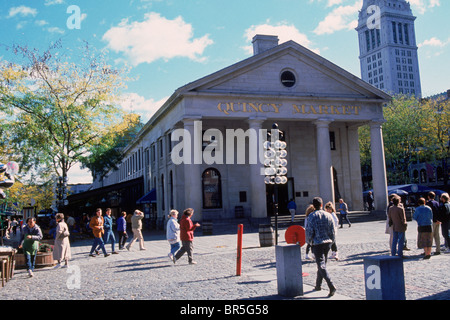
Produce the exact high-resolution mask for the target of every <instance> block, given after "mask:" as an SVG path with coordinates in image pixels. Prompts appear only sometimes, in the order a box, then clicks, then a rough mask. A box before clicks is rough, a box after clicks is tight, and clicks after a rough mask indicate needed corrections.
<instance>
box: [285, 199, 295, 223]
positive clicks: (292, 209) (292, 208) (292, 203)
mask: <svg viewBox="0 0 450 320" xmlns="http://www.w3.org/2000/svg"><path fill="white" fill-rule="evenodd" d="M287 208H288V210H289V213H290V214H291V222H294V219H295V211H296V210H297V205H296V204H295V201H294V199H291V201H289V203H288V205H287Z"/></svg>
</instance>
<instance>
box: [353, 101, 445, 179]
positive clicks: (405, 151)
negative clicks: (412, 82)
mask: <svg viewBox="0 0 450 320" xmlns="http://www.w3.org/2000/svg"><path fill="white" fill-rule="evenodd" d="M383 113H384V118H385V119H386V123H385V124H384V126H383V140H384V148H385V157H386V167H387V176H388V184H391V185H393V184H403V183H409V182H410V180H409V172H408V167H409V165H410V164H412V163H415V162H430V161H435V160H438V161H446V159H448V157H449V156H450V153H449V141H450V103H449V101H448V100H447V101H438V100H436V99H433V100H431V99H430V100H417V99H415V98H414V97H410V96H403V95H398V96H395V97H394V98H393V100H392V102H390V103H389V104H387V105H386V106H385V107H384V110H383ZM359 142H360V151H361V166H362V168H363V171H364V168H367V167H370V165H371V158H370V128H369V127H368V126H364V127H361V128H360V129H359ZM447 170H448V169H447ZM445 174H448V173H445Z"/></svg>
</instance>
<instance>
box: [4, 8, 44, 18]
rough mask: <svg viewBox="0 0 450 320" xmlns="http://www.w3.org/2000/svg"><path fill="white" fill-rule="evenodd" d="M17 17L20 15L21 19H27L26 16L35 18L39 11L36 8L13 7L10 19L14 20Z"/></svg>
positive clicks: (10, 10) (10, 11)
mask: <svg viewBox="0 0 450 320" xmlns="http://www.w3.org/2000/svg"><path fill="white" fill-rule="evenodd" d="M17 15H20V16H21V17H26V16H33V17H34V16H36V15H37V10H36V9H34V8H30V7H26V6H20V7H12V8H11V9H9V15H8V18H12V17H15V16H17Z"/></svg>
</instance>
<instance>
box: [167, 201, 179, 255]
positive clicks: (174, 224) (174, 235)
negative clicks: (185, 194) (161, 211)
mask: <svg viewBox="0 0 450 320" xmlns="http://www.w3.org/2000/svg"><path fill="white" fill-rule="evenodd" d="M169 218H170V219H169V221H168V222H167V230H166V237H167V241H169V243H170V253H169V254H168V256H169V258H170V260H172V261H173V262H174V263H175V261H174V257H175V253H176V252H177V251H178V250H179V249H180V247H181V243H180V224H179V223H178V211H177V210H171V211H170V214H169Z"/></svg>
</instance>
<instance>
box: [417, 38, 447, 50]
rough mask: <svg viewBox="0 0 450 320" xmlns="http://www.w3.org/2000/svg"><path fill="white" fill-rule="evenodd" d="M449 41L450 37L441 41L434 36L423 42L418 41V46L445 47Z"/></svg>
mask: <svg viewBox="0 0 450 320" xmlns="http://www.w3.org/2000/svg"><path fill="white" fill-rule="evenodd" d="M449 42H450V39H448V40H447V41H442V40H440V39H438V38H436V37H432V38H430V39H428V40H425V41H424V42H422V43H420V44H419V45H418V47H419V48H420V47H424V46H430V47H440V48H442V47H445V46H446V45H447V44H448V43H449Z"/></svg>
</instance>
